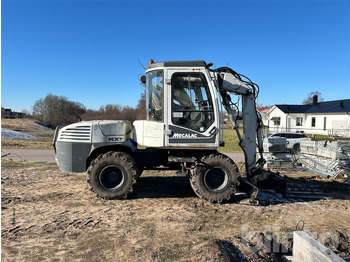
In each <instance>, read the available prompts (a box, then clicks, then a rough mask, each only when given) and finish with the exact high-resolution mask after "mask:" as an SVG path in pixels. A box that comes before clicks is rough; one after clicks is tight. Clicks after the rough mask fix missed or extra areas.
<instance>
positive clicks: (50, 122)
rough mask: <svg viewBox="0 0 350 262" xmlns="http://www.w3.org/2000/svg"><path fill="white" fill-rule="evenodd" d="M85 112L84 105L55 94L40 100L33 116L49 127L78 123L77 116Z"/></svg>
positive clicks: (34, 108)
mask: <svg viewBox="0 0 350 262" xmlns="http://www.w3.org/2000/svg"><path fill="white" fill-rule="evenodd" d="M85 111H86V109H85V106H84V105H83V104H81V103H79V102H72V101H69V100H68V99H67V98H66V97H64V96H56V95H53V94H48V95H46V97H45V98H42V99H39V100H38V101H36V102H35V104H34V106H33V116H34V117H35V118H36V119H38V120H39V121H41V122H43V123H44V124H45V125H47V126H49V127H56V126H58V125H61V124H70V123H74V122H76V121H77V116H79V115H81V114H84V113H85Z"/></svg>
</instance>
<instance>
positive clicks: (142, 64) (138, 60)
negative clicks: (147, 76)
mask: <svg viewBox="0 0 350 262" xmlns="http://www.w3.org/2000/svg"><path fill="white" fill-rule="evenodd" d="M137 61H139V63H140V65H141V66H142V67H143V69H145V70H146V67H144V66H143V64H142V63H141V61H140V59H138V58H137Z"/></svg>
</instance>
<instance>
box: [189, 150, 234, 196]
mask: <svg viewBox="0 0 350 262" xmlns="http://www.w3.org/2000/svg"><path fill="white" fill-rule="evenodd" d="M239 177H240V175H239V170H238V167H237V166H236V164H235V163H234V162H233V160H232V159H231V158H229V157H228V156H226V155H223V154H219V153H217V154H211V155H208V156H205V157H203V158H202V160H201V162H200V163H198V164H197V166H196V167H195V169H194V174H193V175H192V177H191V178H190V182H191V186H192V188H193V190H194V192H195V193H196V194H197V196H199V197H200V198H204V199H206V200H208V201H210V202H211V203H222V202H226V201H229V200H230V199H231V198H232V197H233V196H234V194H235V193H236V187H237V186H238V185H239Z"/></svg>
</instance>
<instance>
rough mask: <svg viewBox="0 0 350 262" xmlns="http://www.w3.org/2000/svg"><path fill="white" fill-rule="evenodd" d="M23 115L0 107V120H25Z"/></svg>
mask: <svg viewBox="0 0 350 262" xmlns="http://www.w3.org/2000/svg"><path fill="white" fill-rule="evenodd" d="M25 117H26V114H25V113H20V112H14V111H12V110H11V109H8V108H3V107H1V118H25Z"/></svg>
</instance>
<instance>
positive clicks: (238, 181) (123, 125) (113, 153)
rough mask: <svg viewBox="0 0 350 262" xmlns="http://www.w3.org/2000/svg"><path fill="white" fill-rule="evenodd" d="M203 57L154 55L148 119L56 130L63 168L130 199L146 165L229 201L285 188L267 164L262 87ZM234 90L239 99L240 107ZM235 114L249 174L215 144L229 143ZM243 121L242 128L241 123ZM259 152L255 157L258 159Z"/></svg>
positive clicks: (104, 194)
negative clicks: (226, 124)
mask: <svg viewBox="0 0 350 262" xmlns="http://www.w3.org/2000/svg"><path fill="white" fill-rule="evenodd" d="M212 66H213V64H212V63H209V64H207V63H206V62H205V61H201V60H199V61H166V62H157V63H155V62H154V61H153V60H150V63H149V65H148V66H147V67H146V75H145V76H142V77H141V78H140V80H141V82H142V84H143V85H145V86H146V120H137V121H134V122H133V123H132V124H131V123H130V122H129V121H124V120H94V121H82V122H78V123H74V124H71V125H67V126H59V127H57V128H56V131H55V135H54V149H55V153H56V162H57V164H58V166H59V168H60V169H61V170H62V171H66V172H85V171H86V172H87V183H88V186H89V188H90V189H91V191H92V192H93V193H95V194H96V195H97V196H98V197H101V198H104V199H125V198H127V197H128V195H129V194H130V193H132V192H133V190H134V185H135V184H136V183H137V181H138V179H139V177H140V175H141V173H142V171H143V170H149V169H153V170H157V169H159V170H164V169H167V170H175V171H177V174H181V175H183V176H188V178H189V180H190V183H191V186H192V188H193V190H194V192H195V193H196V194H197V195H198V196H199V197H201V198H204V199H206V200H208V201H210V202H212V203H222V202H226V201H229V200H230V199H231V198H232V197H233V196H234V195H235V193H236V192H238V190H241V188H243V189H246V190H245V191H249V195H251V196H252V198H253V197H255V196H256V194H257V190H258V188H272V189H275V190H277V191H279V192H282V193H283V191H284V190H285V186H286V180H285V178H282V177H281V176H279V174H275V173H272V172H270V171H268V170H265V169H264V168H263V166H264V164H265V162H266V161H265V159H264V158H263V146H262V131H261V130H262V125H263V124H262V119H261V116H260V114H259V113H258V112H257V110H256V98H257V96H258V93H259V87H258V85H256V84H254V83H253V82H252V81H250V80H249V79H248V78H247V77H245V76H243V75H240V74H238V73H236V72H235V71H234V70H232V69H231V68H228V67H220V68H217V69H212V68H211V67H212ZM230 94H235V95H238V96H241V107H242V112H239V107H238V106H237V103H236V104H235V103H233V102H232V100H231V96H230ZM222 106H223V107H224V109H225V110H226V112H227V113H228V115H229V116H230V118H231V120H232V123H233V125H234V129H235V130H236V132H237V135H238V138H239V145H240V147H241V148H242V150H243V152H244V156H245V173H246V174H241V173H240V171H239V169H238V167H237V165H236V164H235V162H234V161H233V160H232V159H231V158H229V157H228V156H226V155H224V154H221V153H219V152H218V151H217V149H218V148H219V147H221V146H224V145H225V143H224V141H223V110H222ZM239 120H242V121H243V133H242V134H241V132H240V130H239V128H238V121H239ZM257 152H258V157H257V155H256V154H257Z"/></svg>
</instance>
